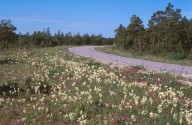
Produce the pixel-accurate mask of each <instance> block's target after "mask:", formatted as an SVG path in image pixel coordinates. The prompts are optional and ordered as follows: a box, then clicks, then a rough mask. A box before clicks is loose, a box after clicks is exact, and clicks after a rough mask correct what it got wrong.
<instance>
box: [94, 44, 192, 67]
mask: <svg viewBox="0 0 192 125" xmlns="http://www.w3.org/2000/svg"><path fill="white" fill-rule="evenodd" d="M96 50H98V51H101V52H105V53H109V54H114V55H119V56H124V57H129V58H138V59H144V60H151V61H157V62H164V63H170V64H180V65H186V66H192V61H191V60H190V59H183V60H174V59H172V58H171V57H169V56H162V55H152V54H145V53H140V52H131V51H128V50H123V51H122V49H119V48H118V47H116V46H105V47H97V48H96Z"/></svg>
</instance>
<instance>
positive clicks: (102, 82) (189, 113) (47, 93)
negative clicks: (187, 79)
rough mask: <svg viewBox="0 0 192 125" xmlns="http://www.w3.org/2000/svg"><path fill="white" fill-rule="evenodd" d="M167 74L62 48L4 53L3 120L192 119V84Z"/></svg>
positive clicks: (0, 70)
mask: <svg viewBox="0 0 192 125" xmlns="http://www.w3.org/2000/svg"><path fill="white" fill-rule="evenodd" d="M179 79H184V78H178V77H175V76H172V75H170V74H166V73H154V72H148V71H146V70H145V69H143V68H142V67H138V66H137V67H124V68H119V67H114V66H111V65H109V66H108V65H102V64H100V63H98V62H94V61H93V60H89V59H86V58H77V57H74V56H73V55H72V54H70V53H68V51H67V49H63V47H54V48H43V49H28V50H19V51H18V50H17V51H16V50H7V51H4V52H3V53H0V85H1V86H0V90H1V91H0V92H1V93H0V112H1V113H0V122H1V124H2V125H4V124H10V123H11V122H12V123H13V122H17V123H20V124H34V125H35V124H50V125H52V124H58V125H60V124H119V125H120V124H159V125H165V124H188V125H190V124H192V89H191V87H190V86H188V85H184V84H181V83H180V82H179V81H178V80H179Z"/></svg>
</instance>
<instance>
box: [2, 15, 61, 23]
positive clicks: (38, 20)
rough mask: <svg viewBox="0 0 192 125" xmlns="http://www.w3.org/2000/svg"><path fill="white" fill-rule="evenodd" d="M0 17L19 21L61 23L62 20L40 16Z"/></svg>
mask: <svg viewBox="0 0 192 125" xmlns="http://www.w3.org/2000/svg"><path fill="white" fill-rule="evenodd" d="M0 18H1V19H11V20H12V21H19V22H47V23H63V21H62V20H51V19H41V18H14V17H4V16H0Z"/></svg>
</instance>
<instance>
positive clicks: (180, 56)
mask: <svg viewBox="0 0 192 125" xmlns="http://www.w3.org/2000/svg"><path fill="white" fill-rule="evenodd" d="M186 55H187V54H186V52H184V51H181V52H175V53H173V54H172V55H171V59H173V60H182V59H185V58H186Z"/></svg>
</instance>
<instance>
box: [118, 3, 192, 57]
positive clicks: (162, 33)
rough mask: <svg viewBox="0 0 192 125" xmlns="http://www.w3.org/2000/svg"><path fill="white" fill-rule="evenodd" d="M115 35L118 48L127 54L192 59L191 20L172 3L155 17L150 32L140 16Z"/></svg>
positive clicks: (151, 22)
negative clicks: (148, 54)
mask: <svg viewBox="0 0 192 125" xmlns="http://www.w3.org/2000/svg"><path fill="white" fill-rule="evenodd" d="M115 33H116V34H115V44H116V45H117V46H119V47H121V48H123V49H126V50H130V51H134V52H140V53H143V52H144V53H152V54H161V55H171V56H172V57H173V58H178V59H183V58H185V57H187V56H191V55H192V19H187V18H186V17H185V16H184V17H183V16H182V15H181V10H180V9H174V5H172V4H171V3H169V4H168V5H167V7H166V8H165V10H159V11H157V12H155V13H153V15H152V16H151V19H150V20H149V22H148V27H147V28H145V27H144V25H143V21H142V19H141V18H140V17H139V16H136V15H133V16H132V17H131V19H130V24H129V25H128V26H127V27H124V26H123V25H120V26H119V27H118V28H117V29H116V30H115Z"/></svg>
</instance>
